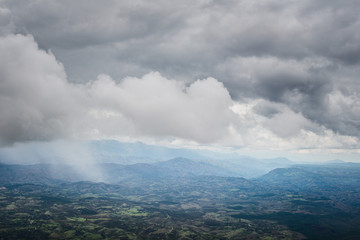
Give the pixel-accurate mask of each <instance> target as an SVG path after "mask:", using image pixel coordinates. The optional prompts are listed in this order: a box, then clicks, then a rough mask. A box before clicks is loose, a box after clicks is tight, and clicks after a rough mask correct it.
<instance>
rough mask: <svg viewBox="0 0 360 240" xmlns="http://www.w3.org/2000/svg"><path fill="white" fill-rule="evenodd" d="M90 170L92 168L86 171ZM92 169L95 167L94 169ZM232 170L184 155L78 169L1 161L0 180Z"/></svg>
mask: <svg viewBox="0 0 360 240" xmlns="http://www.w3.org/2000/svg"><path fill="white" fill-rule="evenodd" d="M89 169H90V170H92V171H93V172H91V171H89ZM94 169H96V170H97V171H96V172H94ZM235 175H236V174H234V173H233V172H231V171H229V170H227V169H223V168H220V167H217V166H213V165H211V164H208V163H204V162H198V161H193V160H190V159H186V158H175V159H171V160H168V161H162V162H157V163H153V164H148V163H136V164H130V165H121V164H116V163H102V164H98V165H95V166H87V168H84V167H83V168H82V169H79V168H78V166H69V165H50V164H34V165H6V164H1V165H0V184H14V183H35V184H55V183H59V182H77V181H89V180H92V181H98V182H99V181H100V182H101V181H104V182H108V183H118V182H121V181H131V180H134V181H138V180H152V179H153V180H154V179H165V178H178V177H192V176H227V177H229V176H235Z"/></svg>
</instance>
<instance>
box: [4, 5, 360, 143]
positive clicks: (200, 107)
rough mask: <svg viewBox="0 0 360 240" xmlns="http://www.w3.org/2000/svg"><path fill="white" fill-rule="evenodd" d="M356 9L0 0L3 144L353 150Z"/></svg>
mask: <svg viewBox="0 0 360 240" xmlns="http://www.w3.org/2000/svg"><path fill="white" fill-rule="evenodd" d="M359 12H360V5H359V4H358V3H357V1H355V0H349V1H346V2H344V1H340V0H332V1H323V0H321V1H316V2H314V1H310V0H305V1H290V2H289V1H283V0H270V1H255V2H254V1H251V0H243V1H231V0H229V1H225V2H218V1H211V0H204V1H203V0H199V1H172V2H171V3H169V2H167V1H162V0H159V1H152V2H148V1H142V0H139V1H132V2H129V1H108V2H107V4H103V2H101V1H95V0H94V1H76V2H74V1H68V0H65V1H55V0H51V1H35V0H34V1H32V0H31V1H22V0H3V1H0V36H1V39H0V53H1V58H0V84H1V87H0V99H1V101H0V111H1V112H2V113H3V114H1V116H0V141H1V144H3V145H4V144H11V143H14V142H20V141H29V140H48V139H56V138H61V137H64V138H93V137H119V136H124V137H134V138H139V137H149V138H159V139H161V138H166V139H172V140H174V139H185V140H188V141H194V142H198V143H216V144H224V145H236V146H242V147H246V146H259V147H263V148H266V147H269V148H270V147H271V148H291V149H302V148H311V147H313V148H316V147H318V148H336V149H342V148H343V149H356V148H358V147H359V146H358V144H357V142H358V139H359V137H360V131H359V130H360V121H359V120H358V119H360V96H359V92H360V87H359V84H358V76H359V75H360V68H359V66H360V35H359V31H358V29H360V17H359V14H358V13H359ZM37 44H38V45H39V48H40V49H39V48H38V45H37ZM49 49H51V51H49ZM55 56H56V58H55ZM60 62H61V63H60ZM65 70H66V73H65ZM129 76H133V77H129ZM199 79H200V80H199ZM309 143H311V144H312V146H311V144H309Z"/></svg>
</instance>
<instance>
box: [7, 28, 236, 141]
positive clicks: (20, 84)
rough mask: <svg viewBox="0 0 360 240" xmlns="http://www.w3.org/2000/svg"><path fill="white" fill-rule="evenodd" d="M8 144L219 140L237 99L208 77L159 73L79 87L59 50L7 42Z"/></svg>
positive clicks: (15, 39)
mask: <svg viewBox="0 0 360 240" xmlns="http://www.w3.org/2000/svg"><path fill="white" fill-rule="evenodd" d="M0 51H1V52H2V56H3V58H2V59H1V60H0V61H1V62H0V64H1V67H0V76H1V78H0V79H1V82H0V85H1V88H0V99H1V101H0V111H1V112H2V113H3V114H1V117H0V123H1V124H0V137H1V143H2V144H11V143H14V142H21V141H30V140H51V139H57V138H63V137H64V138H72V137H79V136H86V135H87V134H91V133H92V134H95V135H96V133H99V136H107V137H116V136H118V135H120V136H124V135H125V136H127V135H130V136H131V135H133V136H141V135H148V136H155V137H156V136H166V137H179V138H184V139H190V140H195V141H199V142H214V141H216V140H217V139H219V138H222V137H224V136H225V135H226V133H227V127H228V126H229V124H230V123H231V122H232V121H233V117H234V114H233V113H232V111H231V110H230V106H231V105H232V99H231V97H230V95H229V93H228V91H227V89H226V88H225V87H224V85H223V84H222V83H220V82H219V81H217V80H215V79H213V78H207V79H203V80H198V81H196V82H194V83H192V84H190V85H189V86H186V85H185V84H184V83H182V82H179V81H175V80H169V79H166V78H165V77H163V76H161V75H160V74H159V73H156V72H152V73H149V74H146V75H144V76H143V77H142V78H131V77H128V78H125V79H123V80H122V81H120V82H119V83H116V82H115V81H114V80H112V79H111V78H110V77H109V76H106V75H100V76H99V78H98V79H97V80H95V81H92V82H89V83H87V84H77V85H75V84H71V83H69V82H68V81H67V79H66V74H65V71H64V68H63V66H62V64H60V63H59V62H57V61H56V59H55V57H54V55H52V53H51V52H45V51H43V50H39V49H38V46H37V44H36V43H35V42H34V39H33V38H32V37H31V36H24V35H8V36H6V37H3V38H0Z"/></svg>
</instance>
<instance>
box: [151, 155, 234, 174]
mask: <svg viewBox="0 0 360 240" xmlns="http://www.w3.org/2000/svg"><path fill="white" fill-rule="evenodd" d="M154 165H155V166H157V167H159V168H161V169H162V170H163V171H166V172H168V173H170V172H171V174H172V175H173V176H226V177H231V176H236V173H234V172H232V171H230V170H228V169H225V168H221V167H218V166H214V165H212V164H209V163H206V162H199V161H194V160H190V159H187V158H174V159H171V160H168V161H163V162H157V163H154Z"/></svg>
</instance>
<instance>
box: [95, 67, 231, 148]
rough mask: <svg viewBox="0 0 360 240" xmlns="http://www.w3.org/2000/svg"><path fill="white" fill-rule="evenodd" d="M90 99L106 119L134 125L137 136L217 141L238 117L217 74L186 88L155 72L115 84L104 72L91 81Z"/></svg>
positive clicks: (180, 83)
mask: <svg viewBox="0 0 360 240" xmlns="http://www.w3.org/2000/svg"><path fill="white" fill-rule="evenodd" d="M88 87H89V93H90V96H91V99H92V100H93V101H94V102H95V103H96V104H97V105H99V106H101V108H99V109H97V113H98V112H99V111H101V112H103V113H104V111H105V112H106V114H107V115H108V118H110V119H111V118H119V114H121V116H122V117H124V118H125V119H127V120H128V121H130V122H131V123H133V124H134V126H133V128H135V129H134V131H135V132H137V134H147V135H150V136H168V137H171V136H173V137H180V138H185V139H191V140H195V141H199V142H213V141H216V140H217V139H219V138H221V137H224V136H225V135H226V134H227V127H228V126H229V124H230V123H231V122H233V121H234V114H233V113H232V111H231V110H230V107H231V105H232V99H231V97H230V95H229V93H228V91H227V89H225V88H224V86H223V84H222V83H220V82H218V81H217V80H215V79H213V78H208V79H203V80H197V81H196V82H194V83H192V84H190V85H189V86H185V85H184V84H183V83H182V82H177V81H175V80H168V79H166V78H164V77H163V76H161V75H160V74H159V73H156V72H152V73H149V74H146V75H144V76H143V77H142V78H131V77H128V78H125V79H123V80H122V81H121V82H120V83H118V84H117V83H115V81H113V80H112V79H111V78H110V77H108V76H105V75H101V76H99V78H98V79H97V80H96V81H94V82H91V83H89V84H88Z"/></svg>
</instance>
